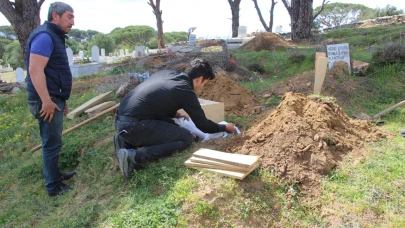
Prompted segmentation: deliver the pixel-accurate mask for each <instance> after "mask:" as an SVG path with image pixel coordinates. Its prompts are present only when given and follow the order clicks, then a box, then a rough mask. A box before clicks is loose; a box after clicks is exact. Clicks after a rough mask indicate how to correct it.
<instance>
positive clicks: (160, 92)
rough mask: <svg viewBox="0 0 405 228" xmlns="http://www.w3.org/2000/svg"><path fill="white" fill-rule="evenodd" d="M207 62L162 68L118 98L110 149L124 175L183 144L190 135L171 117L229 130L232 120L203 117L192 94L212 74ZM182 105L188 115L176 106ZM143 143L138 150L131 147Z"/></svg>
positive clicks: (201, 126)
mask: <svg viewBox="0 0 405 228" xmlns="http://www.w3.org/2000/svg"><path fill="white" fill-rule="evenodd" d="M214 78H215V75H214V73H213V71H212V68H211V66H210V64H209V63H208V62H207V61H206V60H203V59H195V60H193V61H192V62H191V64H190V66H189V68H188V69H187V71H186V73H181V74H177V73H176V72H175V71H173V70H163V71H159V72H157V73H155V74H153V75H152V76H151V77H150V78H149V79H147V80H146V81H145V82H143V83H142V84H140V85H138V86H137V87H135V88H134V89H132V90H131V91H130V92H129V93H128V94H127V95H125V96H124V98H123V99H122V100H121V103H120V106H119V108H118V110H117V115H116V117H115V129H116V131H117V134H115V135H114V136H113V141H114V149H115V153H116V155H117V158H118V163H119V166H120V168H121V171H122V172H123V174H124V176H126V177H130V176H131V175H132V173H133V170H134V169H139V168H141V167H143V166H145V164H146V163H147V162H149V161H152V160H156V159H159V158H161V157H166V156H170V155H172V154H173V153H174V152H175V151H181V150H184V149H186V148H187V147H189V146H190V145H191V143H192V142H193V139H194V136H193V135H192V134H191V133H190V132H189V131H188V130H186V129H185V128H182V127H179V126H178V125H176V124H175V123H174V121H173V119H172V118H180V117H184V118H186V119H189V117H191V119H192V120H193V122H194V123H195V125H196V127H197V128H198V129H200V130H201V131H203V132H205V133H217V132H223V131H226V132H228V133H231V132H234V131H235V127H234V124H232V123H228V124H226V125H223V124H216V123H214V122H212V121H211V120H208V119H207V118H206V117H205V114H204V111H203V110H202V108H201V105H200V102H199V101H198V97H197V94H199V93H200V92H201V91H202V89H203V88H204V85H205V83H207V82H208V81H209V80H211V79H214ZM179 109H183V110H184V111H185V112H186V113H187V114H188V115H189V116H188V115H182V114H180V113H179V112H177V111H178V110H179ZM138 147H143V148H142V149H139V150H134V149H136V148H138Z"/></svg>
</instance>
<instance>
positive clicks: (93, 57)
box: [91, 45, 100, 62]
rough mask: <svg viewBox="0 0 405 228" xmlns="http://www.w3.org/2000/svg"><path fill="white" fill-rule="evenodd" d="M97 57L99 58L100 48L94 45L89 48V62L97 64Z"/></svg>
mask: <svg viewBox="0 0 405 228" xmlns="http://www.w3.org/2000/svg"><path fill="white" fill-rule="evenodd" d="M99 57H100V48H98V47H97V46H96V45H94V46H93V47H92V48H91V61H93V62H98V61H99Z"/></svg>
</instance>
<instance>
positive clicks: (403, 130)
mask: <svg viewBox="0 0 405 228" xmlns="http://www.w3.org/2000/svg"><path fill="white" fill-rule="evenodd" d="M399 134H400V135H402V136H403V137H405V129H402V130H400V131H399Z"/></svg>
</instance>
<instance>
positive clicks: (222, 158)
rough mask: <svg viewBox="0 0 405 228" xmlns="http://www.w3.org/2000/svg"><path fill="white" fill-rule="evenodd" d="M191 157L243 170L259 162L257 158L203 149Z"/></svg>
mask: <svg viewBox="0 0 405 228" xmlns="http://www.w3.org/2000/svg"><path fill="white" fill-rule="evenodd" d="M193 156H194V157H198V158H205V159H209V160H213V161H217V162H223V163H225V164H230V165H235V166H239V167H245V168H251V167H252V166H253V165H254V164H255V163H256V162H257V161H258V160H259V156H252V155H243V154H232V153H225V152H221V151H216V150H210V149H205V148H201V149H199V150H198V151H196V152H194V153H193Z"/></svg>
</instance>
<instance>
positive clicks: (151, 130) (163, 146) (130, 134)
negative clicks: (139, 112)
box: [115, 120, 194, 163]
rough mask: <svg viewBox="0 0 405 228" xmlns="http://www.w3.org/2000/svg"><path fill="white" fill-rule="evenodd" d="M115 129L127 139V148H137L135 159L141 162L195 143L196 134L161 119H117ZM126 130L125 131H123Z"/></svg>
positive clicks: (163, 155)
mask: <svg viewBox="0 0 405 228" xmlns="http://www.w3.org/2000/svg"><path fill="white" fill-rule="evenodd" d="M115 130H116V131H117V133H118V134H119V135H120V136H121V137H122V138H123V139H124V140H125V142H126V143H128V144H130V145H127V146H126V147H127V149H129V148H134V149H136V148H137V147H143V148H141V149H139V150H136V157H135V160H136V161H137V162H140V163H144V162H149V161H153V160H157V159H159V158H162V157H167V156H170V155H172V154H173V153H174V152H175V151H181V150H184V149H186V148H187V147H189V146H190V145H191V144H192V143H193V139H194V136H193V135H192V134H191V133H190V132H189V131H188V130H186V129H184V128H182V127H179V126H178V125H175V124H171V123H168V122H165V121H161V120H141V121H139V122H126V121H120V120H115ZM123 130H125V131H126V132H125V131H123Z"/></svg>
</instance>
